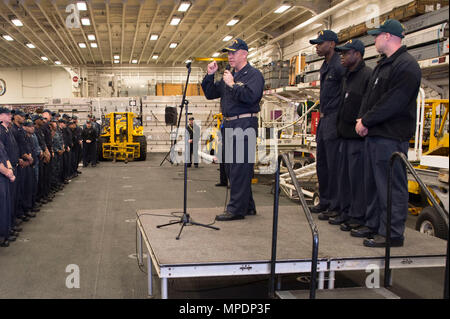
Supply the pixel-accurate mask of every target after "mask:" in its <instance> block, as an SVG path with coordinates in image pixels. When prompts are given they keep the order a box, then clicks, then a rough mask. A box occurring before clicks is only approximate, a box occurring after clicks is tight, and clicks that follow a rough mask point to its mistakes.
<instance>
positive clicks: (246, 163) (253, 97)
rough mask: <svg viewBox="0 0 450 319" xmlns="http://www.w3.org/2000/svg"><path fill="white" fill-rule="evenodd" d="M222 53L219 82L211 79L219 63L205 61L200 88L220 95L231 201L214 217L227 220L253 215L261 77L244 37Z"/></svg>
mask: <svg viewBox="0 0 450 319" xmlns="http://www.w3.org/2000/svg"><path fill="white" fill-rule="evenodd" d="M222 52H227V53H228V63H229V67H228V66H227V70H225V71H224V73H223V76H222V79H221V80H220V81H214V74H215V73H216V72H217V70H218V65H217V63H216V62H215V61H213V62H211V63H210V64H208V70H207V71H208V74H207V75H206V76H205V78H204V79H203V82H202V88H203V92H204V93H205V96H206V98H207V99H208V100H211V99H217V98H221V105H222V113H223V117H224V131H225V136H222V140H223V141H225V142H224V144H225V145H224V146H222V147H225V150H226V151H225V153H226V158H225V159H223V158H222V161H225V170H226V173H227V176H228V179H229V183H230V184H229V185H230V201H229V202H228V205H227V208H226V211H225V212H224V213H223V214H220V215H217V216H216V220H218V221H230V220H237V219H244V218H245V216H246V215H256V208H255V202H254V201H253V195H252V188H251V186H252V177H253V166H254V163H255V152H256V132H257V130H258V117H257V116H258V112H259V111H260V106H259V102H260V101H261V98H262V95H263V89H264V78H263V76H262V74H261V72H260V71H259V70H257V69H255V68H254V67H252V66H251V65H250V64H249V63H248V61H247V55H248V46H247V44H246V43H245V42H244V41H243V40H241V39H235V40H233V42H232V45H230V46H228V47H226V48H224V49H223V50H222ZM242 151H243V154H242Z"/></svg>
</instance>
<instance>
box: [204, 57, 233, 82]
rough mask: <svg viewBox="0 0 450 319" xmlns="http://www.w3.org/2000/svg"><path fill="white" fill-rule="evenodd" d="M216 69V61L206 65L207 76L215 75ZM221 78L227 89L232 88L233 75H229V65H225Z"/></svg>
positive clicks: (217, 67)
mask: <svg viewBox="0 0 450 319" xmlns="http://www.w3.org/2000/svg"><path fill="white" fill-rule="evenodd" d="M218 69H219V66H218V65H217V62H216V61H213V62H211V63H209V64H208V74H209V75H211V74H214V73H216V72H217V70H218ZM222 78H223V81H224V82H225V84H226V85H228V86H229V87H233V85H234V77H233V74H231V70H230V65H229V64H228V65H227V69H226V70H225V72H223V77H222Z"/></svg>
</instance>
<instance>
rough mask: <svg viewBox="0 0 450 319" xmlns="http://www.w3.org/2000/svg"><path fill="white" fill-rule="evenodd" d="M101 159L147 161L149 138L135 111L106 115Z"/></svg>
mask: <svg viewBox="0 0 450 319" xmlns="http://www.w3.org/2000/svg"><path fill="white" fill-rule="evenodd" d="M99 143H100V145H99V148H98V149H99V152H100V154H99V157H100V160H113V161H116V160H119V161H125V163H128V162H129V161H133V160H138V161H145V160H146V158H147V139H146V137H145V136H144V128H143V126H142V124H141V122H140V120H139V117H137V116H136V115H135V114H134V113H133V112H113V113H109V114H107V115H105V116H104V120H103V126H102V134H101V135H100V141H99Z"/></svg>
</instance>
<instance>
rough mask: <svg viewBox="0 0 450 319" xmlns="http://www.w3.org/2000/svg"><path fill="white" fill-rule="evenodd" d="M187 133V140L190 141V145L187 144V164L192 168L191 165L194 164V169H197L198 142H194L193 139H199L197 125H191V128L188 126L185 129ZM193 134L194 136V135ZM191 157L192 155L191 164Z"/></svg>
mask: <svg viewBox="0 0 450 319" xmlns="http://www.w3.org/2000/svg"><path fill="white" fill-rule="evenodd" d="M186 129H187V131H188V133H189V139H190V140H192V142H191V143H188V144H189V161H188V162H187V163H188V165H187V166H188V167H191V166H192V163H194V166H195V167H198V141H196V140H195V139H194V136H196V138H200V128H199V127H198V125H196V124H195V123H194V124H193V127H192V126H191V125H190V124H188V125H187V127H186ZM194 133H195V134H194ZM192 155H194V161H193V162H192ZM186 160H187V158H186Z"/></svg>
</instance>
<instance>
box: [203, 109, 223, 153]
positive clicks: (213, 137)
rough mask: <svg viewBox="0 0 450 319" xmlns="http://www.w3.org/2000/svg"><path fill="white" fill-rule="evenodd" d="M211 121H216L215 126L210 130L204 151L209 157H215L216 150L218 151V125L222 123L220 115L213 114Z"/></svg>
mask: <svg viewBox="0 0 450 319" xmlns="http://www.w3.org/2000/svg"><path fill="white" fill-rule="evenodd" d="M213 120H215V121H216V125H215V126H214V127H213V128H212V130H211V132H210V134H209V136H208V138H207V139H206V149H207V151H208V152H209V154H210V155H217V150H218V149H219V146H218V144H219V137H220V125H221V124H222V121H223V115H222V113H218V114H215V115H214V116H213Z"/></svg>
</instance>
